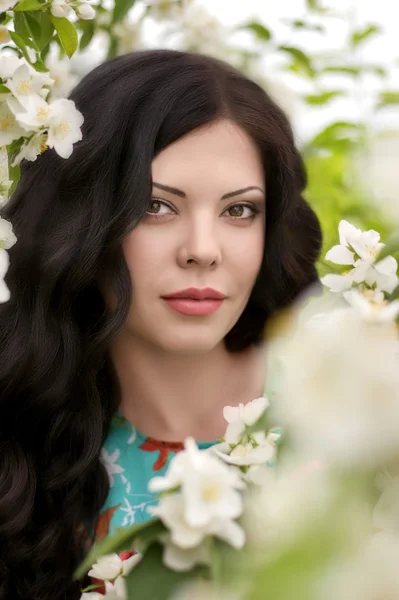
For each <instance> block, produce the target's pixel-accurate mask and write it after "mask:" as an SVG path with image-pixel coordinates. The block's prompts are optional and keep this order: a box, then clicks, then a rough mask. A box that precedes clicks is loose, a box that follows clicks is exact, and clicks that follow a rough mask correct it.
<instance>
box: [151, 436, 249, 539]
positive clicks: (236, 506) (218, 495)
mask: <svg viewBox="0 0 399 600" xmlns="http://www.w3.org/2000/svg"><path fill="white" fill-rule="evenodd" d="M177 486H181V491H182V498H183V500H184V507H185V508H184V518H185V520H186V522H187V523H188V524H189V526H192V527H202V526H205V527H206V526H207V523H209V522H211V521H212V520H213V519H235V518H237V517H239V516H240V514H241V513H242V509H243V505H242V498H241V494H240V493H239V491H238V490H242V489H244V488H245V484H244V482H243V481H242V478H241V477H240V474H239V472H238V471H237V470H236V469H231V468H230V467H229V466H228V465H226V464H224V463H223V462H222V461H221V460H219V459H218V458H217V457H216V456H214V455H212V454H211V453H209V452H206V451H201V450H199V449H198V447H197V445H196V443H195V441H194V440H193V439H192V438H187V439H186V440H185V450H184V451H182V452H179V454H177V455H176V456H175V457H174V458H173V459H172V461H171V464H170V469H169V470H168V472H167V474H166V476H165V477H154V478H153V479H152V480H151V481H150V482H149V484H148V489H149V490H150V491H153V492H154V491H163V490H166V489H173V488H176V487H177ZM161 502H162V499H161Z"/></svg>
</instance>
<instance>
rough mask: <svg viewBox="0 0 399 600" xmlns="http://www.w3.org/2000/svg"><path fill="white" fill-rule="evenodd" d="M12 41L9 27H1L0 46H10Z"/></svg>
mask: <svg viewBox="0 0 399 600" xmlns="http://www.w3.org/2000/svg"><path fill="white" fill-rule="evenodd" d="M10 40H11V37H10V32H9V30H8V29H7V27H4V25H0V45H2V44H8V42H9V41H10Z"/></svg>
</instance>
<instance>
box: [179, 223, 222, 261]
mask: <svg viewBox="0 0 399 600" xmlns="http://www.w3.org/2000/svg"><path fill="white" fill-rule="evenodd" d="M221 262H222V252H221V247H220V240H218V235H217V228H216V227H215V225H214V223H211V222H210V219H206V218H202V219H197V220H196V222H195V223H193V224H192V226H191V227H188V228H187V229H186V231H185V238H184V240H183V242H182V243H181V244H180V247H179V250H178V263H179V266H180V267H182V268H188V267H190V266H194V265H197V266H199V267H202V268H206V267H216V266H218V265H219V264H220V263H221Z"/></svg>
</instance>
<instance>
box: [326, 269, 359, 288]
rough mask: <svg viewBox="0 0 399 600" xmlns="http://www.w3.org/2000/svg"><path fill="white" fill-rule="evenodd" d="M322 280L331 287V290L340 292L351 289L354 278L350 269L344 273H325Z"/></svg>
mask: <svg viewBox="0 0 399 600" xmlns="http://www.w3.org/2000/svg"><path fill="white" fill-rule="evenodd" d="M320 281H321V283H322V284H323V285H325V286H326V287H328V288H330V291H331V292H337V293H339V292H343V291H344V290H349V289H350V288H351V287H352V285H353V282H354V279H353V275H352V272H351V271H348V272H347V273H343V274H342V275H335V274H334V273H330V274H328V275H324V277H322V278H321V279H320Z"/></svg>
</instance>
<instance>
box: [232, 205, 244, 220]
mask: <svg viewBox="0 0 399 600" xmlns="http://www.w3.org/2000/svg"><path fill="white" fill-rule="evenodd" d="M244 208H245V206H243V205H242V204H236V205H235V206H230V208H229V214H230V216H231V217H242V216H243V214H244Z"/></svg>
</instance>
